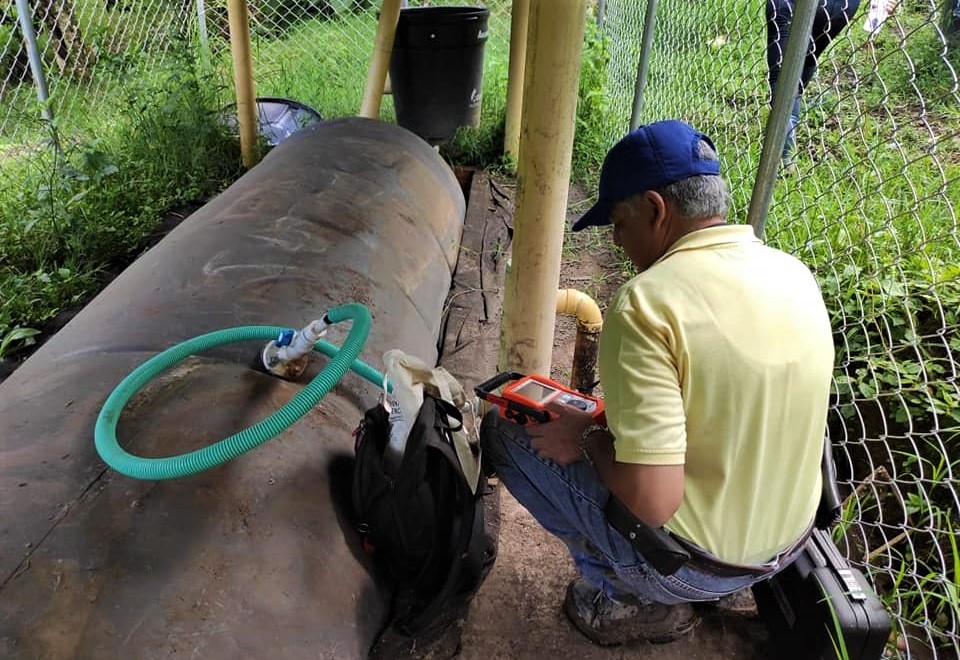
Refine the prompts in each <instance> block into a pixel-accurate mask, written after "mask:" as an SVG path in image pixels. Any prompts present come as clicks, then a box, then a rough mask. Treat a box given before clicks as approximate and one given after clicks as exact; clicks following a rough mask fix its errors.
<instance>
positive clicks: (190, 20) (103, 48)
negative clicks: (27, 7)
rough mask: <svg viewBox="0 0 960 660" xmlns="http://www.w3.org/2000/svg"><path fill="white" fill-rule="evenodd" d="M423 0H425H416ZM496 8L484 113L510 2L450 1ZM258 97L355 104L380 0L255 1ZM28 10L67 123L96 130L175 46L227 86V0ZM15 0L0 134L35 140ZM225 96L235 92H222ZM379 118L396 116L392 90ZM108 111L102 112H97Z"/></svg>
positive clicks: (445, 0) (110, 0) (98, 2)
mask: <svg viewBox="0 0 960 660" xmlns="http://www.w3.org/2000/svg"><path fill="white" fill-rule="evenodd" d="M408 4H409V5H410V6H419V5H421V4H428V3H420V2H410V3H408ZM429 4H432V5H454V4H456V5H480V4H484V5H485V6H487V7H488V8H489V9H490V10H491V11H490V16H489V31H490V37H489V40H488V42H487V44H486V49H485V50H486V52H485V60H484V61H485V71H484V77H485V91H488V92H489V93H488V94H486V96H487V97H488V98H489V99H490V101H489V103H488V104H485V106H484V114H485V115H496V114H498V113H500V114H502V111H503V98H502V97H503V90H504V89H505V86H506V73H507V59H508V54H509V30H510V3H509V2H508V1H506V0H494V1H493V2H486V3H480V2H463V1H460V2H454V1H451V0H442V1H437V0H434V2H432V3H429ZM248 6H249V15H250V31H251V45H252V49H253V65H254V76H255V89H256V93H257V95H258V96H268V97H284V98H291V99H294V100H297V101H300V102H302V103H306V104H308V105H310V106H311V107H314V108H316V109H317V110H318V111H319V112H320V113H321V114H322V115H323V116H325V117H341V116H348V115H353V114H356V113H357V111H358V110H359V107H360V100H361V97H362V94H363V85H364V82H365V79H366V72H367V67H368V65H369V60H370V53H371V51H372V48H373V39H374V33H375V31H376V24H377V11H378V8H379V3H378V2H373V0H294V1H292V2H288V1H285V0H250V2H249V5H248ZM31 7H32V14H33V16H32V20H33V24H34V29H35V30H36V32H37V37H38V42H39V46H40V50H41V57H42V62H43V66H44V70H45V72H46V76H47V80H48V85H49V88H50V89H49V91H50V109H51V111H52V113H53V116H54V118H55V119H56V120H57V122H58V125H59V127H60V128H61V130H63V131H65V132H67V133H69V132H71V131H86V130H90V128H91V122H93V123H94V124H96V120H94V119H92V118H91V114H94V115H96V114H99V113H96V112H93V113H91V108H98V107H99V108H101V109H102V112H103V114H106V113H109V112H117V111H120V109H119V108H116V107H115V105H116V103H115V101H116V99H117V98H119V97H122V96H123V95H124V94H125V93H129V91H130V89H131V88H133V87H135V86H136V82H135V81H136V80H137V79H138V78H139V77H142V76H146V75H149V72H150V71H151V70H157V69H159V68H161V67H162V66H163V65H164V62H165V61H166V59H168V58H169V57H170V53H171V51H174V50H175V51H177V52H178V53H179V54H181V55H183V54H184V53H187V54H188V59H189V60H190V61H191V62H193V63H196V64H201V63H202V64H203V65H205V66H207V67H209V73H210V74H212V75H211V77H210V84H216V85H219V86H221V87H223V88H224V89H225V90H229V89H230V87H231V85H232V78H231V75H232V74H231V61H230V45H229V25H228V17H227V0H207V1H206V2H204V1H203V0H184V1H183V2H177V3H171V2H169V1H167V0H106V1H104V0H32V1H31ZM17 16H18V15H17V11H16V8H15V6H14V2H13V0H4V2H0V54H2V57H0V63H2V64H3V67H2V69H0V71H2V72H3V76H4V77H3V79H2V81H0V99H2V100H3V106H2V108H0V140H2V141H3V143H6V144H16V143H25V142H29V141H30V140H31V131H33V132H34V133H35V132H36V131H37V130H38V128H39V118H40V112H39V109H38V105H37V95H36V92H35V90H34V87H33V85H32V76H31V74H30V69H29V63H28V59H27V52H26V49H25V47H24V44H23V39H22V36H21V34H20V30H19V27H18V25H17ZM224 99H229V94H224ZM382 115H383V117H384V119H388V120H392V119H393V112H392V107H391V103H390V98H389V96H387V97H386V99H385V103H384V104H383V112H382ZM101 119H102V117H101Z"/></svg>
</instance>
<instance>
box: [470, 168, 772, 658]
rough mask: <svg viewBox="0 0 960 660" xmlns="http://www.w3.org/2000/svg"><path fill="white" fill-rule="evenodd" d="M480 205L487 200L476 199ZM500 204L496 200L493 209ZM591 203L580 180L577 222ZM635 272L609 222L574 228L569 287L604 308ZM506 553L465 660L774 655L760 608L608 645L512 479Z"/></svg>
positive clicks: (484, 593) (568, 329)
mask: <svg viewBox="0 0 960 660" xmlns="http://www.w3.org/2000/svg"><path fill="white" fill-rule="evenodd" d="M495 188H496V190H497V191H502V192H504V193H505V197H507V198H508V199H504V200H501V202H498V204H497V205H495V206H500V207H503V208H504V210H505V211H506V212H507V213H510V212H511V211H512V203H513V192H514V185H513V183H512V182H510V181H505V180H502V179H497V180H495ZM470 203H471V206H475V205H477V204H482V203H483V200H477V199H471V202H470ZM493 206H494V205H491V207H490V208H493ZM588 206H589V195H588V194H587V193H586V191H584V190H582V189H579V188H573V189H571V191H570V196H569V204H568V207H569V211H568V226H569V223H570V222H572V220H573V219H574V218H576V217H579V215H580V213H582V212H583V211H584V210H585V209H586V208H587V207H588ZM627 277H628V273H627V271H626V269H625V266H624V258H623V256H622V255H621V254H620V253H619V252H618V251H616V248H614V247H613V246H612V244H611V243H610V242H609V232H608V231H592V230H588V231H585V232H580V233H577V234H573V233H571V232H568V233H567V238H566V244H565V246H564V251H563V265H562V270H561V277H560V288H574V289H579V290H581V291H583V292H585V293H587V294H589V295H590V296H591V297H593V298H594V300H596V301H597V302H598V304H600V306H601V309H603V308H604V307H605V305H606V302H607V301H608V300H609V298H610V297H611V296H612V294H613V293H614V292H615V291H616V289H617V287H619V286H620V284H622V283H623V282H624V281H625V280H626V278H627ZM575 337H576V325H575V322H574V320H573V319H570V318H564V317H560V318H558V321H557V327H556V335H555V339H554V352H553V361H552V365H553V367H552V376H553V377H554V378H555V379H557V380H559V381H561V382H567V381H568V379H569V376H570V365H571V364H572V357H573V350H574V340H575ZM500 491H501V523H500V524H501V527H500V544H499V554H498V557H497V561H496V563H495V565H494V568H493V570H492V571H491V573H490V575H489V576H488V577H487V580H486V582H485V583H484V585H483V586H482V587H481V589H480V591H479V592H478V594H477V595H476V597H475V598H474V601H473V604H472V606H471V610H470V614H469V617H468V618H467V620H466V623H465V627H464V630H463V636H462V651H461V653H460V656H459V657H460V658H463V660H487V659H489V658H518V659H525V658H530V659H533V658H555V657H578V658H583V659H584V660H592V659H598V660H599V659H601V658H610V659H613V658H617V659H626V658H648V657H649V658H654V657H655V658H660V659H663V660H671V659H674V658H675V659H677V660H679V659H681V658H683V659H685V660H686V659H689V660H699V659H704V660H706V659H708V658H710V659H729V660H735V659H736V660H739V659H743V660H754V659H759V658H765V657H768V655H767V654H766V653H765V651H764V643H765V639H766V635H765V631H764V629H763V627H762V625H761V624H760V623H759V621H757V620H756V618H755V617H742V616H741V617H737V616H733V615H730V616H722V615H716V614H714V615H711V616H708V617H705V618H704V620H703V622H702V623H701V625H700V626H698V627H697V628H696V629H695V630H694V632H693V633H692V634H691V635H689V636H688V637H687V638H686V639H683V640H680V641H677V642H674V643H672V644H666V645H658V646H655V645H651V644H647V643H640V644H636V645H632V646H626V647H620V648H601V647H598V646H595V645H593V644H592V643H591V642H590V641H589V640H587V639H586V638H585V637H583V636H582V635H581V634H580V633H579V632H577V631H576V630H575V629H574V628H573V627H572V626H571V625H570V624H569V623H568V621H567V620H566V617H565V615H564V614H563V612H562V610H561V603H562V601H563V595H564V590H565V589H566V585H567V583H568V582H569V581H570V579H572V578H573V577H574V575H575V571H574V568H573V564H572V562H571V560H570V558H569V555H568V554H567V552H566V549H565V547H564V546H563V544H562V543H561V542H560V541H559V540H558V539H557V538H555V537H553V536H552V535H550V534H548V533H547V532H546V531H544V530H543V529H542V528H541V527H540V526H539V524H537V522H536V521H535V520H534V519H533V518H532V517H531V516H530V514H529V513H527V512H526V510H525V509H524V508H523V507H522V506H520V505H519V504H518V503H517V501H516V500H515V499H514V498H513V497H512V496H511V495H510V494H509V492H507V491H506V489H505V488H503V487H502V486H501V487H500Z"/></svg>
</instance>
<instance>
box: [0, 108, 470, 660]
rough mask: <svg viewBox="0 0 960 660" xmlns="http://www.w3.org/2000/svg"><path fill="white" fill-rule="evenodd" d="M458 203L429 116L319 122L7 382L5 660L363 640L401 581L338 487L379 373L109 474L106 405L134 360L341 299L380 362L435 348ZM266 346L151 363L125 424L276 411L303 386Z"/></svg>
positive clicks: (152, 452)
mask: <svg viewBox="0 0 960 660" xmlns="http://www.w3.org/2000/svg"><path fill="white" fill-rule="evenodd" d="M463 215H464V199H463V194H462V192H461V190H460V188H459V186H458V184H457V181H456V179H455V178H454V176H453V174H452V172H451V171H450V170H449V168H448V167H447V165H446V164H445V163H444V162H443V161H442V160H441V159H440V157H439V156H438V155H437V153H436V152H435V151H434V150H433V149H431V148H430V147H429V146H428V145H427V144H426V143H425V142H423V141H421V140H420V139H419V138H417V137H415V136H414V135H413V134H411V133H409V132H407V131H406V130H404V129H400V128H397V127H395V126H390V125H387V124H383V123H380V122H375V121H370V120H363V119H348V120H341V121H333V122H328V123H325V124H322V125H319V126H316V127H314V128H312V129H309V130H307V131H304V132H302V133H300V134H297V135H295V136H294V137H292V138H290V139H289V140H287V141H286V142H284V143H283V144H282V145H280V146H279V147H278V148H276V149H275V150H274V151H273V152H272V153H271V154H270V155H269V156H268V157H267V158H266V159H264V161H263V162H262V163H260V164H259V165H257V166H256V167H255V168H253V169H252V170H251V171H250V172H249V173H247V174H246V175H245V176H244V177H243V178H241V179H240V180H239V181H237V182H236V183H235V184H234V185H232V186H231V187H230V188H229V189H228V190H227V191H225V192H224V193H223V194H221V195H220V196H218V197H217V198H216V199H214V200H213V201H211V202H210V203H208V204H207V205H206V206H204V207H203V208H202V209H200V210H198V211H197V212H196V213H194V214H193V215H192V216H190V217H189V218H188V219H187V220H185V221H184V222H183V223H182V224H181V225H180V226H179V227H177V228H176V229H175V230H174V231H173V232H171V233H170V234H169V235H168V236H167V237H166V238H164V239H163V240H162V241H161V242H160V243H159V244H158V245H157V246H155V247H154V248H153V249H151V250H150V251H149V252H147V253H146V254H144V255H143V256H142V257H140V258H139V259H138V260H137V261H136V263H134V264H133V265H132V266H131V267H130V268H129V269H127V270H126V271H125V272H124V273H123V274H122V275H120V277H118V278H117V279H116V280H115V281H114V282H113V283H112V284H111V285H110V286H109V287H107V289H105V290H104V291H103V292H102V293H101V294H100V295H99V296H98V297H97V298H96V299H95V300H94V301H93V302H92V303H91V304H90V305H88V306H87V307H86V308H85V309H84V310H83V311H82V312H81V313H80V314H78V315H77V316H76V318H74V319H73V321H71V322H70V323H69V324H68V325H67V326H66V327H65V328H64V329H63V330H62V331H61V332H60V333H59V334H58V335H57V336H55V337H54V338H52V339H51V340H50V341H49V342H48V343H47V344H46V345H45V346H43V348H42V349H41V350H39V351H38V352H37V353H36V354H35V355H33V356H32V357H31V358H30V359H29V360H28V361H27V362H26V363H25V364H24V365H23V366H22V367H20V369H18V370H17V371H16V372H15V373H14V374H13V375H12V376H11V377H10V378H8V379H7V380H6V381H4V382H3V383H2V384H0V429H2V431H3V432H2V435H0V657H3V658H161V657H162V658H171V657H201V658H207V659H210V658H230V659H231V660H236V659H237V658H268V657H269V658H354V657H363V656H364V655H365V654H366V651H367V649H368V647H369V646H370V644H371V643H372V642H373V640H374V638H375V636H376V633H377V632H378V628H379V627H380V626H381V624H382V623H383V622H384V619H385V617H386V601H387V598H386V596H387V594H386V593H385V592H384V591H383V590H382V588H380V587H378V585H377V584H376V583H375V582H374V580H373V579H372V577H371V574H370V570H369V569H370V567H369V565H368V562H367V561H366V558H365V557H364V556H362V553H360V552H358V550H357V548H358V543H357V542H356V538H355V536H354V535H353V532H352V530H351V529H350V528H349V524H348V523H347V521H346V520H345V517H344V515H345V513H344V512H345V504H344V495H345V486H346V484H347V480H348V479H349V468H350V459H349V457H350V456H351V454H352V448H353V446H352V437H351V431H352V429H353V428H354V427H355V426H356V424H357V422H358V421H359V419H360V417H361V416H362V411H363V410H364V409H365V408H367V407H369V406H370V405H373V404H374V403H375V401H376V398H377V394H378V392H377V390H376V388H375V387H374V386H372V385H370V384H369V383H366V382H364V381H361V380H360V379H359V378H358V377H357V376H355V375H353V374H350V373H348V374H347V376H346V377H345V378H344V380H343V381H341V383H340V384H339V385H338V386H337V387H336V388H335V389H334V390H333V391H332V392H331V393H330V394H329V395H327V396H326V397H325V398H324V399H323V400H322V401H321V403H320V405H319V406H318V407H316V408H315V409H314V410H313V411H311V412H310V413H309V414H308V415H307V416H305V417H304V418H302V419H301V420H300V421H299V422H297V423H296V424H294V425H293V426H292V427H291V428H290V429H288V430H287V431H285V432H284V433H283V434H281V435H280V436H279V437H277V438H275V439H273V440H271V441H269V442H267V443H266V444H264V445H262V446H260V447H259V448H257V449H254V450H253V451H251V452H248V453H247V454H245V455H243V456H241V457H239V458H238V459H235V460H233V461H231V462H229V463H227V464H225V465H223V466H221V467H218V468H215V469H212V470H209V471H207V472H205V473H202V474H198V475H194V476H192V477H187V478H183V479H178V480H174V481H165V482H142V481H136V480H133V479H129V478H126V477H123V476H121V475H119V474H117V473H115V472H113V471H112V470H110V469H108V468H107V467H106V466H105V465H104V464H103V463H102V462H101V461H100V460H99V457H98V456H97V454H96V452H95V450H94V444H93V427H94V421H95V419H96V416H97V414H98V412H99V410H100V406H101V405H102V403H103V401H104V400H105V398H106V397H107V395H108V394H109V393H110V391H111V390H112V389H113V387H114V386H115V385H116V384H117V383H118V382H119V381H120V380H121V379H122V378H123V377H124V376H125V375H126V374H127V373H129V372H130V370H131V369H133V368H134V367H135V366H137V365H138V364H140V363H142V362H143V361H145V360H146V359H147V358H149V357H150V356H152V355H154V354H156V353H157V352H159V351H161V350H162V349H164V348H167V347H168V346H170V345H172V344H175V343H178V342H180V341H182V340H184V339H187V338H189V337H192V336H195V335H198V334H201V333H204V332H208V331H211V330H215V329H219V328H224V327H231V326H237V325H289V326H290V327H293V328H299V327H302V326H303V325H304V324H305V323H306V322H308V321H310V320H311V319H314V318H318V317H319V316H320V315H321V314H322V313H323V312H324V311H326V310H328V309H330V308H332V307H335V306H337V305H339V304H341V303H344V302H350V301H359V302H362V303H365V304H366V305H367V306H368V307H369V308H370V310H371V312H372V316H373V326H372V329H371V334H370V339H369V341H368V343H367V346H366V349H365V350H364V352H363V354H362V355H361V358H362V359H364V360H365V361H367V362H368V363H370V364H372V365H373V366H375V367H377V368H382V364H381V355H382V354H383V352H384V351H385V350H387V349H389V348H400V349H402V350H405V351H407V352H409V353H411V354H414V355H417V356H419V357H421V358H423V359H424V360H426V361H428V362H431V363H434V362H435V360H436V351H437V349H436V343H437V336H438V333H439V328H440V321H441V312H442V306H443V302H444V299H445V295H446V293H447V291H448V289H449V285H450V276H451V271H452V269H453V266H454V264H455V260H456V255H457V250H458V244H459V239H460V234H461V230H462V222H463ZM347 329H348V328H346V327H345V328H342V329H335V330H334V332H332V333H331V335H330V336H329V337H328V339H329V340H330V341H332V342H333V343H339V341H340V340H341V339H342V337H343V336H345V334H346V330H347ZM259 348H260V347H259V346H257V345H252V344H244V345H234V346H230V347H222V348H221V349H217V350H214V351H210V352H209V353H207V354H205V355H203V356H200V357H197V358H191V359H189V360H188V361H186V362H184V363H182V364H181V365H178V366H177V367H175V368H174V369H173V370H171V371H170V372H169V373H167V374H164V375H163V376H161V377H160V378H158V379H157V380H155V381H153V382H152V383H151V384H150V385H148V386H147V387H146V388H145V390H144V391H143V392H141V394H139V395H137V396H136V397H135V398H134V400H133V401H131V403H130V405H129V406H128V407H127V410H126V411H125V413H124V415H123V417H122V418H121V421H120V424H119V427H118V437H119V438H120V439H121V443H122V444H124V445H125V446H126V447H127V449H128V450H129V451H131V452H133V453H136V454H139V455H143V456H163V455H171V454H175V453H180V452H183V451H186V450H188V449H194V448H197V447H200V446H203V445H205V444H209V443H210V442H212V441H215V440H218V439H219V438H222V437H225V436H227V435H229V434H230V433H232V432H234V431H236V430H239V429H241V428H243V427H245V426H247V425H249V424H251V423H253V422H255V421H257V420H259V419H262V418H263V417H265V416H266V415H267V414H269V413H270V412H272V411H273V410H275V409H276V408H277V407H279V406H280V405H282V404H283V403H285V402H286V401H287V400H288V399H289V398H290V397H291V396H293V394H294V393H296V391H297V390H298V388H299V387H300V385H296V384H293V383H288V382H284V381H281V380H278V379H276V378H273V377H270V376H267V375H265V374H263V373H261V372H258V371H255V370H253V369H251V368H250V365H251V364H252V363H253V360H254V357H255V355H256V353H257V351H258V349H259ZM323 361H325V358H318V362H320V363H321V364H320V366H322V362H323ZM316 369H317V366H316V365H315V366H314V367H313V370H314V371H315V370H316Z"/></svg>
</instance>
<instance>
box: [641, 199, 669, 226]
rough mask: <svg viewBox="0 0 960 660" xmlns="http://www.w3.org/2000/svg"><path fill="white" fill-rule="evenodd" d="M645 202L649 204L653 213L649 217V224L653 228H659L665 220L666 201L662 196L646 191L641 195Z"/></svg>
mask: <svg viewBox="0 0 960 660" xmlns="http://www.w3.org/2000/svg"><path fill="white" fill-rule="evenodd" d="M643 196H644V198H645V200H646V202H647V203H648V204H651V205H652V206H653V209H654V213H653V215H652V216H651V219H650V224H652V225H653V226H654V227H657V226H660V225H662V224H663V222H664V221H665V220H666V219H667V201H666V200H665V199H664V198H663V195H661V194H660V193H658V192H657V191H656V190H648V191H646V192H645V193H644V194H643Z"/></svg>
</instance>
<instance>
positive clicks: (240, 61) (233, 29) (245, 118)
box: [227, 0, 260, 169]
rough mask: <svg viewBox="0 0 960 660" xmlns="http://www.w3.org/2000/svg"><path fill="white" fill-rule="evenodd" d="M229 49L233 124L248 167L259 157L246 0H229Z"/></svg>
mask: <svg viewBox="0 0 960 660" xmlns="http://www.w3.org/2000/svg"><path fill="white" fill-rule="evenodd" d="M227 16H228V19H229V21H230V53H231V55H233V86H234V88H235V90H236V94H237V125H238V126H239V128H240V154H241V156H242V157H243V165H244V167H246V168H247V169H250V168H251V167H253V166H254V165H256V164H257V162H258V161H259V160H260V153H259V147H258V143H257V100H256V96H255V95H254V91H253V56H252V55H251V53H250V15H249V13H248V12H247V2H246V0H229V2H228V3H227Z"/></svg>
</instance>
